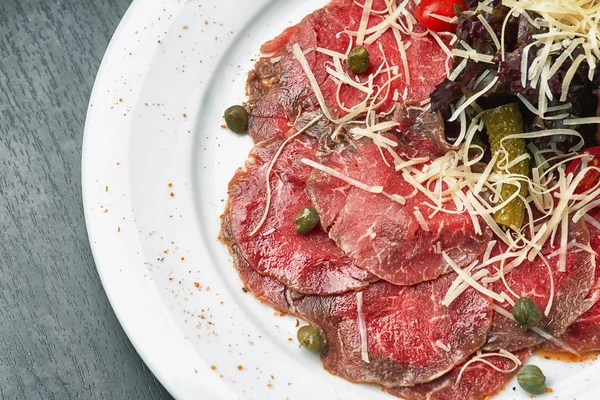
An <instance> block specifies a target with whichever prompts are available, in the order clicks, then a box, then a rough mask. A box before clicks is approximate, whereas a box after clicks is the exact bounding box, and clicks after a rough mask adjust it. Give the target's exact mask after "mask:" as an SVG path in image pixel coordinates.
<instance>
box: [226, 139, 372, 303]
mask: <svg viewBox="0 0 600 400" xmlns="http://www.w3.org/2000/svg"><path fill="white" fill-rule="evenodd" d="M281 144H282V141H280V140H271V141H266V142H263V143H262V144H260V145H257V146H255V147H254V149H253V150H252V152H251V153H250V157H249V159H248V161H247V162H246V164H245V166H244V167H243V168H241V169H239V170H238V171H237V172H236V174H235V175H234V177H233V179H232V180H231V182H230V183H229V203H228V208H227V211H226V212H227V213H229V216H228V219H225V221H230V226H229V227H228V228H227V229H229V230H230V232H231V237H232V242H234V243H235V244H236V246H237V247H238V248H239V252H240V254H241V255H242V257H243V258H244V259H245V260H246V261H247V262H248V264H250V265H251V266H252V268H254V269H255V270H256V271H258V272H260V273H261V274H264V275H268V276H270V277H272V278H274V279H277V280H278V281H279V282H281V283H283V284H284V285H286V286H287V287H289V288H290V289H293V290H295V291H297V292H300V293H308V294H333V293H342V292H345V291H347V290H352V289H359V288H361V287H364V286H365V285H367V283H368V281H370V280H373V277H372V276H371V275H370V274H369V273H367V272H366V271H364V270H363V269H361V268H358V267H357V266H355V265H354V264H353V263H352V262H351V261H350V260H349V259H348V258H347V257H346V256H345V255H344V254H343V253H342V251H341V250H340V249H338V248H337V247H336V245H335V243H334V242H333V241H332V240H330V239H329V238H328V237H327V234H326V233H325V232H323V231H321V230H320V229H315V230H313V231H312V232H310V233H308V234H306V235H299V234H298V233H296V231H295V229H294V217H295V216H296V214H297V213H298V211H300V209H301V208H302V207H305V206H309V205H311V202H310V199H309V198H308V196H307V195H306V193H305V186H306V180H307V179H308V176H309V174H310V172H311V169H310V167H308V166H306V165H304V164H303V163H301V162H300V159H302V158H304V157H308V158H310V157H313V154H314V152H315V150H314V146H315V141H314V140H313V139H312V138H309V137H299V138H297V139H294V140H292V141H291V142H290V143H289V144H288V145H287V146H286V147H285V148H284V150H283V152H282V153H281V155H280V156H279V158H278V159H277V162H276V163H275V166H274V167H273V169H272V171H271V174H270V183H271V189H272V195H271V204H270V208H269V212H268V217H267V219H266V220H265V222H264V223H263V224H262V226H261V228H260V229H259V230H258V232H257V233H256V234H255V235H251V232H252V231H253V230H254V229H255V227H256V226H257V225H258V223H259V221H260V219H261V218H262V216H263V213H264V210H265V207H266V199H267V196H266V180H265V176H266V171H267V167H268V164H269V162H270V161H271V160H272V159H273V157H274V155H275V152H276V151H277V150H278V149H279V148H280V146H281Z"/></svg>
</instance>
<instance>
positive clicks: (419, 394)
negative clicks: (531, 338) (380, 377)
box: [387, 349, 531, 400]
mask: <svg viewBox="0 0 600 400" xmlns="http://www.w3.org/2000/svg"><path fill="white" fill-rule="evenodd" d="M484 354H485V353H484ZM514 354H515V356H517V357H518V358H519V359H520V360H521V362H522V363H524V362H525V361H526V360H527V359H528V358H529V357H530V356H531V351H530V350H529V349H524V350H519V351H517V352H515V353H514ZM485 360H487V361H489V362H491V363H492V364H493V365H494V366H495V367H497V368H499V369H501V370H504V371H508V370H510V369H512V368H513V367H514V366H515V363H514V361H512V360H509V359H507V358H504V357H486V358H485ZM462 368H463V365H459V366H457V367H454V369H453V370H452V371H450V372H449V373H447V374H446V375H444V376H442V377H440V378H438V379H436V380H434V381H432V382H429V383H425V384H422V385H416V386H413V387H408V388H392V389H387V392H388V393H390V394H393V395H394V396H398V397H401V398H403V399H405V400H481V399H488V398H489V397H491V396H494V395H495V394H497V393H499V392H500V391H501V390H502V389H503V388H504V387H505V386H506V384H507V383H508V382H509V381H510V380H511V379H512V377H513V376H515V375H516V374H517V371H518V370H519V369H518V368H517V369H516V370H515V371H513V372H509V373H505V372H500V371H496V370H495V369H494V368H492V367H490V366H489V365H486V364H484V363H482V362H474V363H471V364H469V365H468V366H467V367H466V368H465V370H464V372H463V374H462V376H461V378H460V381H459V382H458V384H456V381H457V379H458V375H459V374H460V371H461V369H462Z"/></svg>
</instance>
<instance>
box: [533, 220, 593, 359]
mask: <svg viewBox="0 0 600 400" xmlns="http://www.w3.org/2000/svg"><path fill="white" fill-rule="evenodd" d="M588 215H590V216H591V217H592V218H594V219H596V220H597V221H598V220H599V219H600V208H595V209H593V210H590V211H588ZM588 228H589V230H590V236H591V240H590V243H591V245H592V248H593V249H594V250H595V251H596V253H597V254H596V278H595V279H596V283H595V284H594V286H593V287H592V289H591V290H590V293H589V295H588V297H587V299H586V303H587V304H586V306H585V307H586V309H587V311H586V312H585V313H584V314H583V315H582V316H581V317H579V319H577V321H575V323H573V324H572V325H571V326H569V327H568V328H567V332H566V333H565V335H564V336H563V337H561V340H562V341H563V342H564V343H566V344H567V346H569V347H570V348H571V349H573V350H575V351H576V352H578V353H580V354H585V353H589V352H591V351H599V350H600V302H598V298H599V295H600V268H598V262H600V258H599V257H598V253H599V252H600V231H599V230H598V229H596V228H594V227H593V226H591V225H588ZM543 348H544V349H545V350H548V351H556V352H564V349H563V348H561V347H560V346H558V345H556V344H554V343H551V342H546V343H544V345H543Z"/></svg>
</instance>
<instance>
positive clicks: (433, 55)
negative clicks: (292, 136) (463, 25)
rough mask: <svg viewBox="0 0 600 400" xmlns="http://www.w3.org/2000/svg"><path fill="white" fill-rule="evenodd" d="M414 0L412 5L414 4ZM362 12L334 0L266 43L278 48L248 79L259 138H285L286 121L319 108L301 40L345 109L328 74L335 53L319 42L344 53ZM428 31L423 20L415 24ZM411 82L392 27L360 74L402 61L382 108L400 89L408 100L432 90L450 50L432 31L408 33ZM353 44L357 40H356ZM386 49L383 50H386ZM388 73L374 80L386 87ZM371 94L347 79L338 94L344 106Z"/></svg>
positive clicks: (377, 4)
mask: <svg viewBox="0 0 600 400" xmlns="http://www.w3.org/2000/svg"><path fill="white" fill-rule="evenodd" d="M412 6H413V4H412V2H411V4H410V5H409V7H412ZM383 8H385V2H384V0H375V1H374V2H373V9H383ZM361 15H362V7H360V6H359V5H357V4H355V2H354V1H353V0H334V1H332V2H331V3H329V4H328V5H327V6H325V7H324V8H321V9H319V10H317V11H315V12H313V13H312V14H310V15H308V16H306V17H305V18H304V19H303V20H302V21H301V22H300V23H299V24H297V25H295V26H293V27H290V28H288V29H286V30H285V31H284V32H283V33H282V34H281V35H279V36H278V37H277V38H275V39H273V40H271V41H269V42H267V43H265V44H264V45H263V46H262V48H261V50H262V51H263V52H265V53H273V54H272V55H271V56H269V57H264V58H262V59H261V60H260V61H259V62H258V63H257V64H256V66H255V69H254V70H253V71H251V72H250V74H249V79H248V83H247V92H248V96H249V102H248V106H249V108H250V120H249V132H250V135H251V136H252V137H253V139H254V141H255V143H259V142H260V141H263V140H267V139H271V138H274V137H279V138H284V137H285V135H286V133H287V132H288V130H287V129H286V124H287V123H289V122H290V121H294V120H295V118H296V117H297V116H298V114H299V113H302V112H304V111H314V110H315V109H318V108H319V106H318V102H317V99H316V97H315V96H314V93H313V90H312V88H311V86H310V83H309V82H308V79H307V78H306V75H305V73H304V71H303V69H302V67H301V65H300V64H299V63H298V61H297V60H296V58H295V57H294V55H293V46H294V44H296V43H297V44H298V45H299V46H300V48H301V49H302V50H303V51H305V52H306V53H305V58H306V60H307V62H308V64H309V66H310V68H311V71H312V73H313V74H314V76H315V78H316V80H317V82H318V84H319V87H320V88H321V91H322V93H323V96H324V98H325V101H326V103H327V106H328V108H329V109H330V111H331V113H332V114H333V115H334V116H336V117H339V116H341V115H344V114H345V113H346V112H345V111H343V110H342V109H341V108H340V105H339V103H338V100H337V98H336V94H337V84H336V83H335V82H334V81H333V80H331V79H329V74H328V73H327V71H326V70H325V68H326V65H331V62H332V58H331V57H330V56H328V55H326V54H323V53H320V52H318V51H316V49H317V47H320V48H326V49H329V50H333V51H336V52H339V53H342V54H345V53H346V52H347V49H348V45H349V38H348V35H344V34H341V35H339V34H340V32H343V31H345V30H350V31H356V30H357V29H358V25H359V22H360V19H361ZM379 22H381V17H380V16H377V15H376V14H372V16H371V22H370V26H372V25H375V24H377V23H379ZM415 29H416V30H417V31H423V30H424V29H423V28H422V27H420V26H417V27H416V28H415ZM404 41H405V45H406V44H407V43H408V41H410V43H411V44H410V46H409V47H408V49H406V53H407V59H408V66H409V71H410V72H409V73H410V74H411V75H410V84H409V85H407V82H406V76H404V67H403V63H402V58H401V55H400V51H399V50H398V44H397V42H396V39H395V37H394V34H393V33H392V31H391V30H388V31H386V32H384V33H383V34H382V35H381V37H380V38H378V40H377V41H376V43H373V44H365V45H364V46H365V47H366V48H367V49H368V51H369V54H370V61H371V65H370V67H369V69H368V70H367V71H366V72H364V73H363V74H360V75H359V79H360V80H361V81H364V80H365V79H366V78H367V77H368V76H369V74H375V73H376V72H377V70H378V68H379V67H380V66H381V65H382V64H383V62H384V60H385V61H387V63H388V64H389V66H397V67H398V73H399V74H401V75H403V77H402V78H400V79H396V80H394V81H393V82H391V84H390V85H389V91H386V92H385V93H381V95H380V97H379V98H378V100H381V99H383V98H384V95H385V94H388V96H387V100H386V101H385V102H384V103H383V104H382V105H381V106H380V108H379V110H380V111H385V110H391V109H392V107H394V101H393V100H392V97H393V94H394V92H395V91H397V92H398V94H399V95H400V96H402V97H403V99H404V100H409V101H410V100H419V101H420V100H423V99H425V98H427V97H428V96H429V93H430V92H431V91H432V90H433V89H434V87H435V86H436V85H437V84H438V83H440V82H441V81H442V80H443V79H444V78H445V77H446V68H445V65H446V63H447V62H448V58H447V55H446V53H444V51H443V50H442V49H441V47H440V46H439V45H438V44H437V42H436V41H435V40H434V39H433V38H432V37H430V36H425V37H423V38H418V37H416V36H415V37H410V38H404ZM353 45H354V43H353ZM382 50H383V52H382ZM342 66H343V68H344V69H345V70H346V72H348V74H349V76H350V77H352V78H354V73H352V72H351V71H349V70H348V68H347V66H346V65H345V62H343V63H342ZM388 78H389V77H388V75H387V73H383V74H380V75H379V76H377V77H376V78H375V79H374V82H373V83H374V85H376V86H378V87H381V86H383V85H384V83H385V82H386V81H387V80H388ZM365 96H366V94H365V93H364V92H361V91H360V90H357V89H356V88H353V87H350V86H348V85H342V87H341V89H340V93H339V99H340V101H341V102H343V104H344V106H345V107H348V108H349V107H352V106H354V105H356V104H359V103H361V102H362V101H363V100H364V98H365Z"/></svg>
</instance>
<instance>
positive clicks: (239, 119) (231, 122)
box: [223, 105, 248, 133]
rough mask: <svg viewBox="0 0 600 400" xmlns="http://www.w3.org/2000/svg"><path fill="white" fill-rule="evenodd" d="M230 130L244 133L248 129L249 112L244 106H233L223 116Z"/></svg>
mask: <svg viewBox="0 0 600 400" xmlns="http://www.w3.org/2000/svg"><path fill="white" fill-rule="evenodd" d="M223 118H225V123H226V124H227V127H228V128H229V130H231V131H232V132H235V133H244V132H246V130H247V129H248V111H246V109H245V108H244V107H242V106H238V105H235V106H231V107H229V108H228V109H227V110H225V113H224V114H223Z"/></svg>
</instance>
